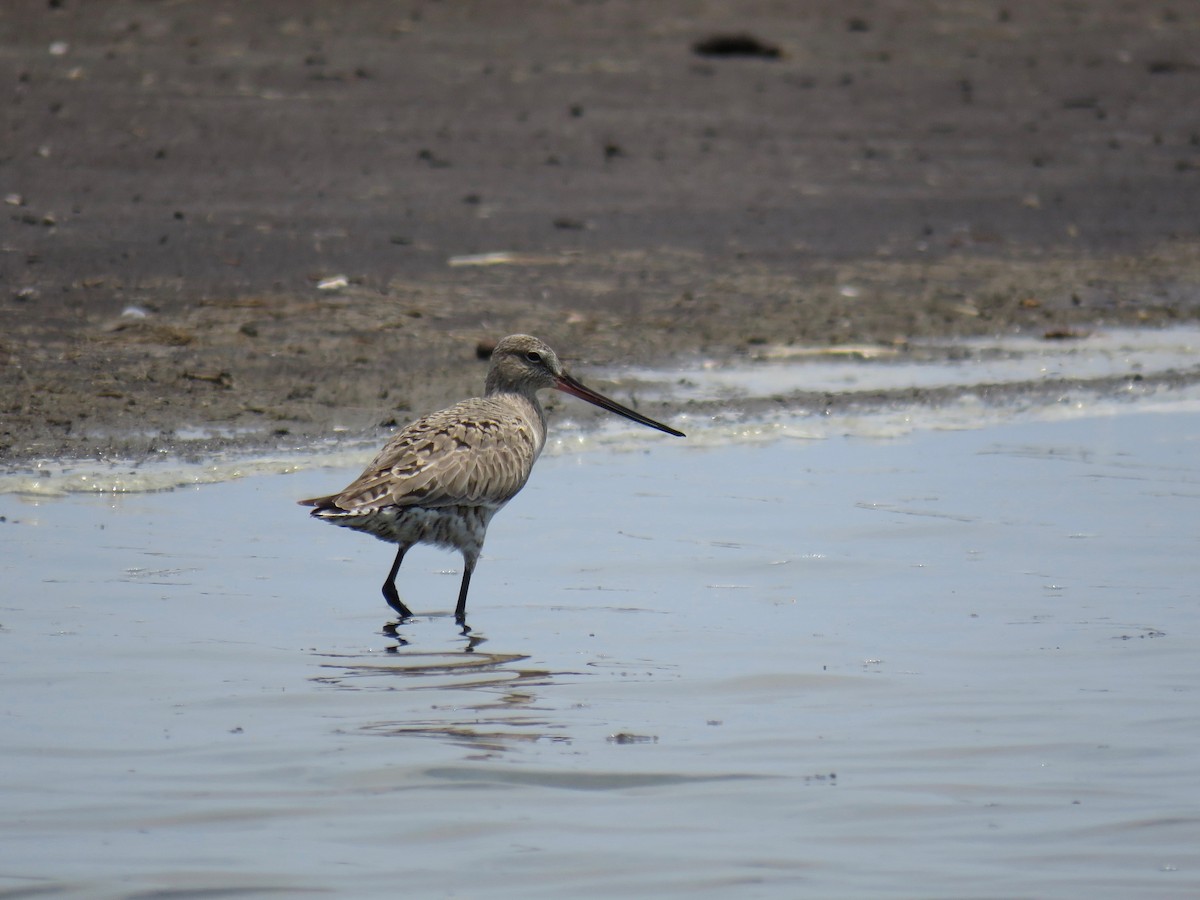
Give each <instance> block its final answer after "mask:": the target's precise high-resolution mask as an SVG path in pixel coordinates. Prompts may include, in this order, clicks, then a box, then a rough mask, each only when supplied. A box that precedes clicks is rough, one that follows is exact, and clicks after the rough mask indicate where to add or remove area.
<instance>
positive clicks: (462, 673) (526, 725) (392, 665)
mask: <svg viewBox="0 0 1200 900" xmlns="http://www.w3.org/2000/svg"><path fill="white" fill-rule="evenodd" d="M442 618H446V617H443V616H432V617H427V616H417V617H412V618H405V619H402V620H400V621H398V622H395V621H393V622H388V623H387V624H385V625H384V626H383V628H382V629H381V632H380V633H381V634H382V635H383V636H384V637H386V638H388V639H389V640H390V641H392V642H393V643H390V644H389V645H388V646H386V647H384V648H382V650H368V651H362V652H352V653H336V652H326V653H318V654H317V656H318V658H319V659H320V663H319V665H320V668H321V670H322V671H321V674H320V675H317V676H316V677H314V678H313V679H312V680H313V681H314V682H315V683H317V684H320V685H324V686H326V687H329V688H333V689H337V690H352V691H438V692H447V693H455V694H457V695H458V696H455V697H453V698H448V699H447V702H444V703H433V704H430V703H429V702H428V701H427V700H422V701H421V703H420V704H417V705H413V706H412V707H411V709H412V710H413V712H417V711H418V710H419V717H417V716H413V717H404V718H396V719H390V720H385V721H372V722H364V723H363V724H362V725H360V726H359V727H358V729H357V730H358V731H359V732H360V733H364V734H375V735H389V736H421V737H434V738H440V739H443V740H448V741H450V742H452V743H454V744H457V745H460V746H465V747H469V748H471V749H473V750H475V751H477V752H482V753H484V754H485V755H493V754H496V753H499V752H502V751H505V750H510V749H512V748H513V747H514V746H515V745H517V744H525V743H529V742H531V741H539V740H554V741H563V740H568V736H567V735H564V734H561V733H556V730H557V728H558V727H561V726H556V725H555V724H554V723H553V722H552V721H551V720H550V718H549V717H548V716H547V714H548V713H550V712H551V711H552V707H548V706H546V705H544V704H543V703H542V701H541V697H540V695H541V694H542V692H543V689H545V688H548V687H551V686H552V685H553V683H554V680H555V678H556V677H558V676H561V675H566V674H569V673H561V672H560V673H555V672H551V671H549V670H547V669H543V668H537V667H533V666H529V665H527V662H528V660H529V656H528V655H526V654H522V653H500V652H495V651H487V650H483V649H480V648H481V646H482V645H483V644H485V643H487V637H486V636H484V635H483V634H482V633H481V632H477V631H472V630H471V629H470V628H467V627H466V626H465V625H462V627H461V629H459V630H457V633H456V634H455V635H454V637H453V638H452V639H451V643H450V646H449V647H447V645H446V643H444V641H445V640H446V632H445V631H440V630H439V631H431V629H430V627H429V626H430V625H437V624H440V622H439V621H438V620H440V619H442ZM439 638H440V640H441V641H443V643H442V645H441V646H440V647H436V646H434V647H431V646H428V645H429V644H434V643H436V642H437V641H438V640H439ZM420 645H426V646H420ZM400 708H401V709H402V708H403V707H402V706H401V707H400ZM388 709H389V710H390V711H391V712H392V713H393V714H394V713H395V711H396V709H397V706H396V705H395V704H389V706H388Z"/></svg>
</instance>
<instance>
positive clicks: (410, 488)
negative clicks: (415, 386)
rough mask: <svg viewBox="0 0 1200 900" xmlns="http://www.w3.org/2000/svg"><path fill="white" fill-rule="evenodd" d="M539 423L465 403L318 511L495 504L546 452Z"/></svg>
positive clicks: (390, 452) (417, 426) (428, 421)
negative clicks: (327, 508) (330, 507)
mask: <svg viewBox="0 0 1200 900" xmlns="http://www.w3.org/2000/svg"><path fill="white" fill-rule="evenodd" d="M541 440H542V438H541V435H540V434H539V431H538V429H537V426H536V425H535V423H533V422H532V421H530V420H529V419H528V418H527V417H526V416H524V415H522V414H521V413H520V412H519V411H517V410H514V409H511V408H509V407H508V406H507V405H505V404H503V403H498V402H495V401H494V400H492V399H490V398H476V399H474V400H465V401H463V402H462V403H459V404H458V405H456V406H452V407H450V408H449V409H445V410H442V411H441V412H437V413H433V414H432V415H429V416H426V417H425V418H423V419H418V420H417V421H416V422H413V423H412V424H411V425H409V426H408V427H407V428H405V429H404V430H403V431H401V432H399V433H398V434H397V435H396V436H395V437H393V438H392V439H391V440H390V441H389V442H388V443H387V445H386V446H384V448H383V449H382V450H380V451H379V454H378V455H377V456H376V457H375V459H374V460H373V461H372V462H371V464H370V465H369V466H367V468H366V470H365V471H364V472H363V474H362V475H360V476H359V477H358V478H357V479H356V480H355V481H354V483H353V484H351V485H349V486H348V487H347V488H346V489H345V490H343V491H341V492H340V493H338V494H335V495H333V496H331V497H328V498H321V499H323V500H325V501H326V502H324V503H317V504H315V505H319V506H327V507H329V506H332V507H336V508H338V509H344V510H347V511H349V512H365V511H367V510H371V509H377V508H379V507H383V506H425V507H439V506H464V505H465V506H496V507H499V506H501V505H503V504H504V503H506V502H507V501H508V500H510V499H511V498H512V497H513V496H514V495H515V494H516V493H517V492H518V491H519V490H520V489H521V488H522V487H524V485H525V482H526V480H527V479H528V478H529V472H530V470H531V469H532V468H533V464H534V462H535V461H536V459H537V456H538V453H539V452H540V451H541Z"/></svg>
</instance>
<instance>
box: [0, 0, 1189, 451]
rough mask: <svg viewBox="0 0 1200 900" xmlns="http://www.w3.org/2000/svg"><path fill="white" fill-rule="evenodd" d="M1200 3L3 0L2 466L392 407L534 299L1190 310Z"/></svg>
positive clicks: (822, 309) (635, 321) (660, 320)
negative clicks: (1193, 7)
mask: <svg viewBox="0 0 1200 900" xmlns="http://www.w3.org/2000/svg"><path fill="white" fill-rule="evenodd" d="M1173 10H1174V11H1173ZM1189 10H1190V7H1188V6H1186V5H1185V7H1172V6H1171V5H1169V4H1168V5H1167V6H1160V5H1157V6H1144V5H1141V4H1129V3H1119V2H1115V0H1106V2H1096V3H1089V4H1065V3H1037V2H1012V3H992V2H988V3H984V2H961V3H954V4H941V3H934V2H923V3H907V4H890V5H889V4H884V5H876V4H856V3H851V4H846V3H842V2H833V0H814V2H810V3H805V4H776V3H769V2H765V0H764V2H747V3H738V4H714V3H694V2H682V0H667V2H661V3H654V4H643V3H638V2H636V0H595V2H584V0H581V2H541V3H529V4H520V5H516V6H514V5H512V4H498V3H489V2H483V0H480V2H455V3H394V2H382V0H362V2H353V3H348V4H338V5H337V7H336V8H335V7H334V6H332V5H330V4H328V3H323V2H315V0H312V2H304V0H301V2H295V0H288V2H283V0H272V2H260V3H253V4H224V3H178V4H163V3H158V2H143V0H130V2H122V3H111V4H109V3H105V4H98V3H83V2H71V0H51V2H45V0H38V2H33V0H12V2H8V3H5V4H4V5H3V7H2V8H0V74H2V76H3V80H4V84H5V85H6V86H7V96H6V97H5V98H4V100H3V103H4V117H3V120H2V124H0V128H2V129H3V135H4V137H3V142H2V145H0V191H2V193H3V200H4V205H3V207H2V211H3V214H4V215H3V219H2V220H0V221H2V222H3V225H2V228H0V232H2V238H0V288H2V289H3V294H2V295H0V463H3V464H5V465H8V466H19V465H23V464H25V463H28V462H29V461H32V460H35V459H39V458H44V457H59V458H61V457H123V458H138V457H140V456H144V455H145V454H147V453H152V452H157V451H161V450H170V451H172V452H184V453H187V452H195V453H204V452H207V451H208V450H211V449H213V448H214V447H217V446H229V445H243V446H245V447H247V448H264V449H265V448H270V447H278V446H287V447H296V446H303V445H305V444H306V443H308V442H311V441H313V440H315V439H317V438H318V437H320V436H324V435H327V434H329V433H330V431H331V430H332V429H334V428H344V429H348V430H350V431H354V432H358V433H365V432H368V431H369V430H371V429H373V428H378V427H380V426H384V427H387V426H390V425H391V424H394V423H397V422H403V421H405V420H407V419H409V418H411V417H413V416H415V415H417V414H420V413H422V412H426V411H428V410H430V409H433V408H437V407H439V406H442V405H445V404H447V403H449V402H451V401H453V400H456V399H458V398H460V397H463V396H467V395H469V394H471V393H475V392H477V391H478V390H479V388H480V386H481V383H482V378H483V372H484V364H483V363H482V362H480V361H479V358H480V357H482V356H484V355H485V354H486V349H487V346H488V342H489V341H494V340H495V339H496V338H498V337H500V336H503V335H504V334H507V333H510V332H516V331H524V332H530V333H533V334H537V335H538V336H540V337H542V338H544V339H546V340H547V341H548V342H549V343H551V344H552V345H553V346H554V347H555V348H556V349H558V350H559V352H560V353H561V354H562V355H563V356H564V357H565V358H566V359H567V360H568V362H569V364H570V365H571V366H572V367H573V368H574V369H575V370H576V372H577V373H578V374H581V375H582V376H584V378H585V379H586V377H587V375H588V371H589V369H590V368H592V367H595V368H597V369H603V368H604V367H608V366H618V365H620V364H623V363H634V362H636V363H642V364H645V363H655V364H663V365H671V364H674V363H676V362H678V363H685V362H688V361H693V360H695V359H697V358H702V357H713V358H721V359H725V358H731V357H736V356H738V355H741V354H746V353H749V352H753V350H754V348H756V347H759V346H761V345H763V344H813V345H832V344H844V343H848V342H855V343H859V342H878V343H884V344H887V345H889V346H892V347H899V348H903V347H904V346H905V345H906V343H907V342H909V341H911V340H913V339H916V338H926V337H941V336H946V337H952V336H958V335H973V334H989V333H997V332H1011V331H1016V330H1021V331H1024V332H1026V333H1034V334H1044V335H1047V336H1048V337H1056V338H1061V337H1070V336H1072V335H1075V334H1080V333H1084V332H1086V331H1088V330H1090V329H1096V328H1102V327H1104V326H1105V325H1117V324H1120V325H1129V324H1145V325H1151V326H1153V325H1163V324H1168V323H1171V322H1176V321H1183V320H1194V319H1195V318H1196V317H1197V315H1198V313H1200V227H1198V226H1200V114H1198V112H1197V109H1198V107H1197V103H1196V98H1197V97H1200V50H1198V49H1197V48H1200V19H1197V17H1196V16H1195V15H1194V14H1192V12H1191V11H1189ZM598 386H599V387H603V383H602V382H598ZM644 411H645V412H647V413H648V414H650V415H652V416H655V417H656V418H664V416H667V415H668V414H669V411H668V410H662V409H652V408H646V409H645V410H644ZM210 429H216V430H217V431H218V432H219V433H220V436H219V437H213V438H209V437H205V438H203V439H197V438H196V435H197V434H207V433H208V431H209V430H210Z"/></svg>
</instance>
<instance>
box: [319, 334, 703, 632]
mask: <svg viewBox="0 0 1200 900" xmlns="http://www.w3.org/2000/svg"><path fill="white" fill-rule="evenodd" d="M543 388H554V389H555V390H559V391H563V392H564V393H567V394H571V395H573V396H575V397H579V398H580V399H582V400H586V401H588V402H589V403H594V404H595V405H596V406H599V407H601V408H602V409H607V410H608V411H609V412H614V413H617V414H618V415H621V416H624V417H625V418H627V419H632V420H633V421H634V422H639V423H641V424H642V425H649V426H650V427H651V428H657V429H658V430H659V431H665V432H666V433H667V434H673V435H675V436H676V437H684V434H683V432H682V431H676V430H675V429H674V428H670V427H668V426H666V425H663V424H662V423H661V422H655V421H654V420H653V419H648V418H646V417H645V416H643V415H641V414H639V413H636V412H634V411H633V410H631V409H627V408H625V407H624V406H622V405H621V404H619V403H617V402H616V401H614V400H610V399H608V398H607V397H604V396H602V395H600V394H597V393H596V392H595V391H593V390H591V389H590V388H588V387H585V386H584V385H582V384H581V383H580V382H578V381H576V380H575V379H574V378H572V377H571V376H570V375H568V374H567V373H566V372H565V371H564V370H563V367H562V363H560V362H559V361H558V355H557V354H555V352H554V351H553V350H551V349H550V348H549V347H548V346H547V345H546V344H545V343H543V342H542V341H540V340H538V339H537V338H535V337H530V336H529V335H527V334H514V335H510V336H509V337H506V338H505V339H504V340H502V341H500V343H498V344H497V345H496V349H495V350H494V351H493V352H492V363H491V368H490V369H488V374H487V381H486V383H485V389H484V395H483V396H482V397H474V398H472V399H470V400H464V401H462V402H461V403H456V404H455V405H454V406H451V407H450V408H449V409H443V410H442V411H441V412H435V413H433V414H432V415H428V416H425V417H424V418H422V419H417V421H415V422H413V423H412V424H411V425H409V426H408V427H407V428H404V429H402V430H401V431H399V432H397V433H396V435H395V436H394V437H393V438H392V439H391V440H390V441H388V443H387V444H386V445H385V446H384V448H383V449H382V450H380V451H379V453H378V455H377V456H376V457H375V459H374V460H372V461H371V464H370V465H369V466H367V468H366V469H365V470H364V471H363V473H362V474H361V475H359V476H358V478H356V479H355V480H354V482H353V483H352V484H350V485H349V486H348V487H346V488H345V489H343V490H341V491H339V492H338V493H336V494H330V495H329V496H328V497H316V498H314V499H312V500H301V501H300V503H301V505H303V506H312V507H314V509H313V511H312V515H313V516H315V517H316V518H318V519H323V520H324V521H326V522H332V523H333V524H334V525H342V526H345V527H347V528H356V529H358V530H359V531H365V532H367V533H368V534H373V535H375V537H377V538H379V539H380V540H384V541H388V542H389V543H393V544H398V545H399V549H398V550H397V551H396V559H395V561H394V562H393V563H392V568H391V571H389V572H388V576H387V580H386V581H385V582H384V583H383V596H384V597H385V598H386V599H387V602H388V605H389V606H391V607H392V609H394V610H395V611H396V612H397V613H399V614H400V617H401V618H402V619H407V618H409V617H410V616H412V612H411V610H409V608H408V607H407V606H405V605H404V603H403V602H402V601H401V600H400V594H399V593H398V592H397V590H396V573H397V572H398V571H399V570H400V563H401V562H403V560H404V554H405V553H407V552H408V550H409V548H411V547H413V546H414V545H416V544H436V545H438V546H441V547H446V548H448V549H452V550H459V551H460V552H461V553H462V556H463V576H462V585H461V586H460V587H459V590H458V605H457V606H456V607H455V609H454V617H455V619H457V621H458V623H459V624H460V625H464V626H465V624H466V614H467V587H468V586H469V585H470V583H471V573H472V572H474V571H475V563H476V562H478V560H479V551H480V549H481V548H482V547H483V539H484V536H485V535H486V534H487V527H488V523H489V522H491V520H492V516H494V515H495V514H496V513H497V512H498V511H499V510H500V508H501V507H503V506H504V504H505V503H507V502H508V501H509V500H511V499H512V498H513V497H515V496H516V494H517V491H519V490H521V488H523V487H524V486H525V482H526V481H527V480H528V479H529V473H530V471H531V470H532V469H533V464H534V462H535V461H536V460H537V458H538V454H540V453H541V452H542V447H543V446H544V445H545V443H546V414H545V412H543V411H542V405H541V403H539V402H538V398H537V392H538V391H540V390H542V389H543Z"/></svg>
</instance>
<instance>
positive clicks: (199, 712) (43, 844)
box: [0, 402, 1200, 898]
mask: <svg viewBox="0 0 1200 900" xmlns="http://www.w3.org/2000/svg"><path fill="white" fill-rule="evenodd" d="M696 427H698V428H699V429H700V430H701V431H702V430H703V427H702V426H693V428H694V429H695V428H696ZM850 430H852V431H855V432H856V433H854V434H850V435H839V434H837V433H836V429H832V430H828V429H827V433H826V434H824V435H823V436H822V438H821V439H819V440H798V439H788V438H780V439H777V440H774V441H770V442H765V443H758V444H753V445H750V444H745V443H737V442H732V443H723V444H720V445H716V446H710V445H708V444H706V443H705V442H704V441H703V440H699V441H690V442H684V441H672V440H669V439H661V440H660V439H658V436H651V437H649V438H648V439H646V440H645V441H641V442H638V443H636V444H632V445H625V449H624V451H622V452H616V451H611V450H604V449H601V450H593V451H591V452H583V453H561V454H559V455H557V456H552V457H549V458H546V459H544V460H543V461H542V462H541V463H539V466H538V469H537V470H536V472H535V474H534V478H533V480H532V482H531V484H530V485H529V487H528V488H527V489H526V490H525V492H524V493H522V494H521V495H520V496H519V497H518V498H517V499H516V500H515V501H514V502H513V503H512V504H510V506H509V508H508V509H506V510H505V511H504V512H503V513H502V514H501V515H500V516H498V517H497V519H496V521H495V522H494V523H493V526H492V530H491V534H490V535H489V540H488V544H487V547H486V548H485V555H484V559H483V560H482V562H481V563H480V567H479V569H478V570H477V572H476V575H475V580H474V584H473V586H472V588H473V593H472V598H471V606H470V608H469V613H470V615H469V619H470V622H471V625H472V628H473V629H474V630H473V631H472V633H471V634H470V635H469V636H468V635H463V634H461V633H460V632H459V630H458V628H457V627H456V626H455V625H454V622H453V619H452V617H451V615H450V613H451V611H452V609H453V605H454V599H455V595H456V591H457V586H458V574H457V567H458V566H459V559H458V557H456V556H454V555H451V554H448V553H443V552H440V551H437V550H432V549H426V548H418V549H417V550H415V551H413V553H412V554H410V557H409V559H408V560H407V561H406V563H405V567H404V569H403V570H402V573H401V578H400V587H401V593H402V595H403V596H404V598H405V600H406V602H408V603H409V605H410V606H412V607H413V608H414V609H415V610H417V611H418V613H419V615H418V616H417V618H416V620H415V621H413V622H411V623H409V624H406V625H405V626H403V627H402V628H400V629H399V631H398V632H397V634H396V635H394V636H393V635H390V634H387V633H385V631H384V628H383V626H385V625H386V624H387V622H388V621H389V616H388V612H389V611H388V609H387V607H386V606H385V605H384V603H383V600H382V598H381V597H380V595H379V583H380V582H381V581H382V579H383V576H384V575H385V574H386V570H387V567H388V564H389V562H390V560H391V551H390V549H389V548H388V547H387V546H385V545H383V544H381V543H378V542H376V541H373V540H370V539H368V538H366V537H364V536H362V535H357V534H353V533H351V532H349V531H346V530H342V529H334V528H330V527H328V526H323V525H321V524H320V523H316V522H310V521H309V520H308V518H307V516H306V514H305V511H304V510H303V509H301V508H300V507H297V506H295V505H294V500H295V498H297V497H305V496H311V495H313V494H316V493H320V492H324V491H327V490H329V489H332V488H335V487H338V486H340V485H341V484H342V483H344V482H345V481H348V480H349V479H350V478H351V477H352V476H353V475H354V474H356V471H355V470H352V469H348V468H340V469H312V470H309V471H305V472H302V473H299V474H292V475H275V476H263V477H253V478H245V479H242V480H239V481H233V482H229V483H224V484H214V485H207V486H204V487H198V488H190V489H183V490H175V491H170V492H163V493H146V494H129V495H123V496H117V497H113V496H102V495H74V496H71V497H68V498H65V499H50V500H30V499H28V498H25V499H22V498H21V497H18V496H14V495H7V496H0V515H3V516H4V519H5V521H4V522H2V523H0V541H2V545H3V555H2V558H0V572H2V581H3V587H2V588H0V647H2V648H3V652H2V656H0V659H2V665H3V679H4V685H5V690H4V698H3V703H2V710H3V720H4V722H3V733H2V735H3V736H2V738H0V762H2V763H3V765H2V766H0V801H2V803H3V809H4V815H3V817H2V819H0V822H2V828H3V833H2V840H0V897H26V896H63V897H138V898H144V897H193V896H255V895H258V894H276V895H278V894H282V895H285V896H292V895H296V896H304V895H307V894H310V893H311V894H314V895H319V896H344V897H355V898H358V897H384V896H387V897H394V896H398V895H401V896H413V897H417V896H419V897H451V896H458V897H473V896H487V897H513V898H531V897H535V898H536V897H545V898H552V897H553V898H557V897H564V896H573V897H579V896H583V897H611V896H618V895H624V896H651V895H652V896H656V897H671V896H685V895H686V896H696V895H702V896H713V897H726V896H735V895H736V896H747V897H781V898H782V897H800V896H803V897H810V896H811V897H1060V898H1077V897H1081V896H1088V897H1114V898H1116V897H1133V896H1137V897H1180V898H1183V897H1193V896H1197V895H1200V754H1198V753H1197V747H1198V746H1200V564H1198V563H1197V553H1198V551H1200V411H1198V410H1197V407H1196V406H1195V404H1189V403H1184V402H1180V403H1166V402H1164V403H1158V404H1156V405H1153V406H1151V405H1149V404H1141V405H1136V404H1135V405H1131V406H1128V407H1122V408H1119V409H1117V410H1116V411H1115V412H1114V410H1113V409H1111V408H1106V409H1098V410H1096V411H1095V414H1088V412H1087V411H1086V410H1084V411H1083V413H1082V414H1080V415H1078V416H1076V417H1068V418H1066V419H1063V420H1059V421H1029V420H1025V421H1012V422H1009V423H1007V424H994V423H993V424H987V425H986V426H981V427H977V428H972V429H965V430H953V431H936V430H919V429H918V430H915V431H911V432H910V433H908V434H903V435H900V436H897V437H891V438H888V439H868V438H866V437H863V436H862V433H863V432H862V430H861V429H850Z"/></svg>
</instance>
